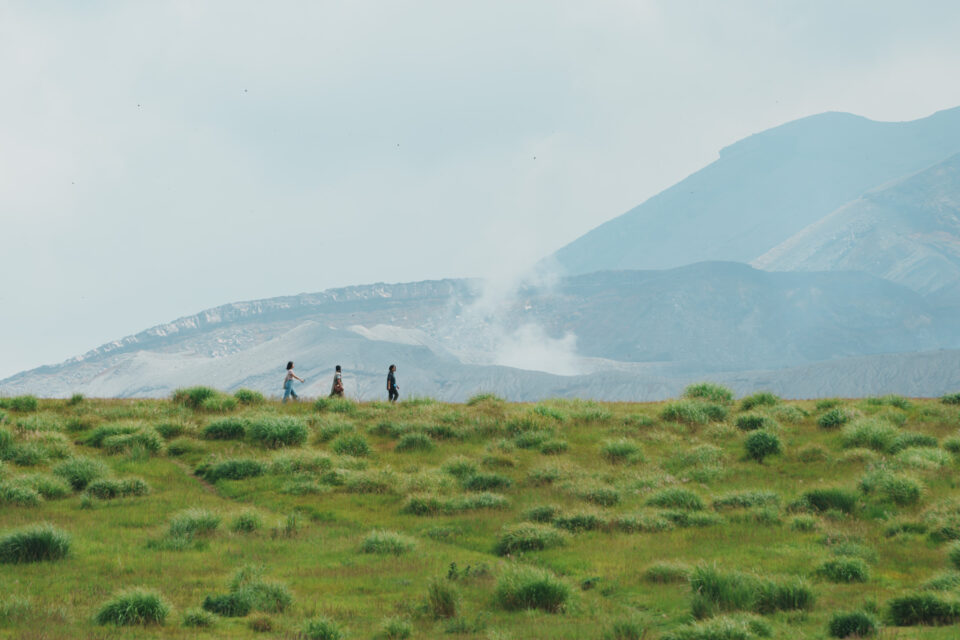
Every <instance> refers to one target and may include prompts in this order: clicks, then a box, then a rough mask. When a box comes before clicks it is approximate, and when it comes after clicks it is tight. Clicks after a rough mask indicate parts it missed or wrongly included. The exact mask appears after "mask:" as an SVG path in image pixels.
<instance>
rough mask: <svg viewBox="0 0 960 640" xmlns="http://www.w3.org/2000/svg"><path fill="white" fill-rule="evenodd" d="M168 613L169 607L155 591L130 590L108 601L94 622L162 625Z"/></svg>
mask: <svg viewBox="0 0 960 640" xmlns="http://www.w3.org/2000/svg"><path fill="white" fill-rule="evenodd" d="M169 613H170V605H168V604H167V603H166V602H165V601H164V600H163V598H161V597H160V594H158V593H157V592H156V591H148V590H146V589H131V590H129V591H123V592H120V593H118V594H117V595H115V596H114V597H113V598H111V599H110V600H108V601H107V602H106V603H105V604H104V605H103V606H102V607H100V610H99V611H97V615H96V616H95V617H94V620H95V621H96V623H97V624H101V625H106V624H112V625H117V626H128V625H135V624H138V625H149V624H158V625H162V624H163V623H164V621H166V619H167V615H168V614H169Z"/></svg>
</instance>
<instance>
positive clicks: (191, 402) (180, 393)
mask: <svg viewBox="0 0 960 640" xmlns="http://www.w3.org/2000/svg"><path fill="white" fill-rule="evenodd" d="M219 393H220V392H219V391H217V390H216V389H211V388H210V387H203V386H197V387H187V388H181V389H176V390H174V392H173V395H172V396H171V400H172V401H173V402H174V403H176V404H182V405H184V406H186V407H190V408H191V409H199V408H200V405H202V404H203V401H204V400H207V399H209V398H213V397H215V396H217V395H218V394H219Z"/></svg>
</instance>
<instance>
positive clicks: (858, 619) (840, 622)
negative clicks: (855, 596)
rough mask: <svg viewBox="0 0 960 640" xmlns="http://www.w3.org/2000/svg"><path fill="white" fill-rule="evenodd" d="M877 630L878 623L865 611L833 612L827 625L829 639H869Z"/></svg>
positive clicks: (878, 628) (878, 627) (874, 617)
mask: <svg viewBox="0 0 960 640" xmlns="http://www.w3.org/2000/svg"><path fill="white" fill-rule="evenodd" d="M879 630H880V621H879V620H877V618H876V616H874V615H873V614H872V613H867V612H866V611H835V612H834V613H833V614H832V615H831V616H830V621H829V622H828V623H827V633H828V634H830V637H831V638H850V637H854V638H869V637H871V636H875V635H877V632H879Z"/></svg>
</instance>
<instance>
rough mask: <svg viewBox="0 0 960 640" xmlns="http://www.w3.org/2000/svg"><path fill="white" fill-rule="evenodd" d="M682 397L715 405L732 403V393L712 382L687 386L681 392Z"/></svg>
mask: <svg viewBox="0 0 960 640" xmlns="http://www.w3.org/2000/svg"><path fill="white" fill-rule="evenodd" d="M683 397H684V398H695V399H702V400H707V401H709V402H714V403H716V404H732V403H733V391H731V390H730V389H728V388H726V387H724V386H722V385H719V384H714V383H712V382H700V383H697V384H692V385H690V386H688V387H687V388H686V389H684V390H683Z"/></svg>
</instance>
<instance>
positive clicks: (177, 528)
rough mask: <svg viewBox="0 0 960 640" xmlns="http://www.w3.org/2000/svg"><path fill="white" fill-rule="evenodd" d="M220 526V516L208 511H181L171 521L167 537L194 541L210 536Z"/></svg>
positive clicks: (193, 509) (194, 509) (196, 509)
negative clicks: (194, 539)
mask: <svg viewBox="0 0 960 640" xmlns="http://www.w3.org/2000/svg"><path fill="white" fill-rule="evenodd" d="M219 526H220V516H219V515H217V514H216V513H214V512H212V511H210V510H208V509H199V508H192V509H187V510H185V511H181V512H179V513H177V514H176V515H174V516H173V518H171V519H170V526H169V527H168V529H167V535H169V536H170V537H171V538H186V539H192V538H194V537H195V536H204V535H210V534H212V533H213V532H215V531H216V530H217V527H219Z"/></svg>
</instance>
